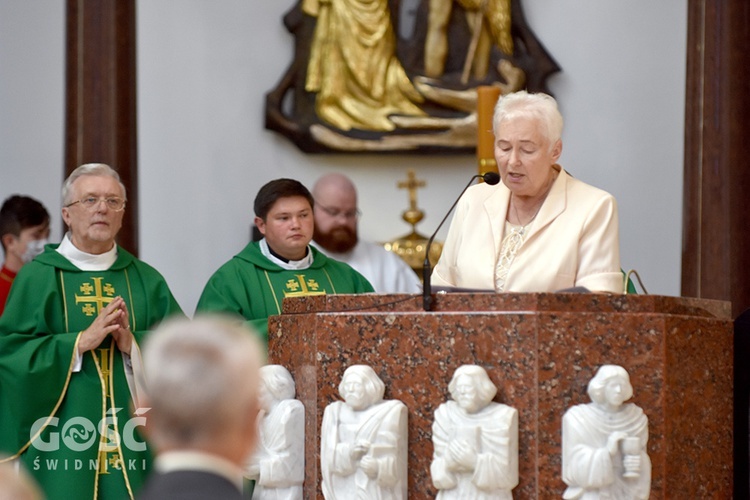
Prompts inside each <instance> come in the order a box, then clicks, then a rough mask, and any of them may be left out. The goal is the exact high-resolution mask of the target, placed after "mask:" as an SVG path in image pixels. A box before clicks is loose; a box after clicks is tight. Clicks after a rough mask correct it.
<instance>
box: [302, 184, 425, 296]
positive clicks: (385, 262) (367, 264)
mask: <svg viewBox="0 0 750 500" xmlns="http://www.w3.org/2000/svg"><path fill="white" fill-rule="evenodd" d="M312 194H313V198H315V209H314V212H315V231H314V233H313V244H314V245H315V246H316V247H317V248H318V249H320V250H321V251H322V252H323V253H325V254H326V255H328V256H329V257H331V258H333V259H336V260H339V261H342V262H346V263H347V264H349V265H350V266H352V267H353V268H354V269H355V270H357V271H359V272H360V273H361V274H362V275H363V276H364V277H365V278H367V280H368V281H369V282H370V283H371V284H372V286H373V288H374V289H375V291H376V292H377V293H419V292H420V291H421V289H422V284H421V282H420V280H419V277H418V276H417V274H416V273H415V272H414V271H413V270H412V269H411V268H410V267H409V265H408V264H406V262H404V261H403V260H402V259H401V258H400V257H399V256H398V255H396V254H394V253H392V252H389V251H387V250H386V249H385V248H383V247H382V246H381V245H378V244H377V243H373V242H370V241H362V240H360V239H359V238H358V235H357V221H358V219H359V210H358V209H357V189H356V188H355V187H354V183H352V181H351V180H350V179H349V178H348V177H346V176H345V175H342V174H337V173H334V174H327V175H324V176H323V177H321V178H320V179H318V182H316V183H315V186H314V187H313V192H312Z"/></svg>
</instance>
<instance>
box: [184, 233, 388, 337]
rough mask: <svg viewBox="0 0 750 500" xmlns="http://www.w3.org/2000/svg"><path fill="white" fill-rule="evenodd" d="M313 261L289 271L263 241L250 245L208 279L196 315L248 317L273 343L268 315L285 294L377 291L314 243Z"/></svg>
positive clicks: (278, 306)
mask: <svg viewBox="0 0 750 500" xmlns="http://www.w3.org/2000/svg"><path fill="white" fill-rule="evenodd" d="M308 248H309V249H310V251H311V252H312V253H313V263H312V265H311V266H310V267H309V268H307V269H292V270H287V269H284V268H282V267H279V266H278V265H276V264H274V263H273V262H271V261H270V260H269V259H268V258H266V257H265V256H264V255H263V254H262V253H261V251H260V244H259V243H258V242H251V243H249V244H248V245H247V246H246V247H245V248H244V249H243V250H242V251H241V252H240V253H238V254H237V255H235V256H234V257H233V258H232V259H231V260H230V261H229V262H227V263H226V264H224V265H223V266H221V267H220V268H219V269H218V270H217V271H216V272H215V273H214V274H213V276H211V278H210V279H209V280H208V283H206V287H205V288H204V289H203V293H202V294H201V298H200V300H199V301H198V307H197V309H196V314H197V313H199V312H207V311H215V312H218V311H223V312H231V313H235V314H239V315H240V316H243V317H244V318H245V319H247V320H248V321H249V322H250V323H251V324H252V325H253V326H254V327H255V329H256V330H258V332H259V333H260V334H261V335H262V336H263V339H264V340H265V342H266V345H267V344H268V317H269V316H273V315H275V314H281V302H282V301H283V300H284V297H295V296H302V295H324V294H343V293H368V292H374V290H373V288H372V285H370V282H369V281H367V279H366V278H365V277H364V276H362V275H361V274H359V273H358V272H357V271H355V270H354V269H352V268H351V267H350V266H349V265H348V264H344V263H343V262H339V261H337V260H334V259H331V258H329V257H327V256H325V255H324V254H322V253H321V252H319V251H318V250H317V249H316V248H314V247H312V246H309V247H308Z"/></svg>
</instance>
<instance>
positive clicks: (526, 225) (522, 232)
mask: <svg viewBox="0 0 750 500" xmlns="http://www.w3.org/2000/svg"><path fill="white" fill-rule="evenodd" d="M545 199H546V196H545ZM511 205H513V212H514V213H515V214H516V220H517V221H518V223H519V224H520V225H521V229H520V230H519V231H518V233H519V234H521V235H523V234H524V233H525V232H526V228H527V227H529V224H531V223H532V222H534V219H536V216H537V215H538V214H539V210H541V209H542V205H544V200H542V202H541V203H540V204H539V206H538V207H536V212H534V215H532V216H531V219H529V220H528V221H527V222H526V224H524V223H522V222H521V217H519V215H518V207H517V206H516V204H515V203H512V202H511Z"/></svg>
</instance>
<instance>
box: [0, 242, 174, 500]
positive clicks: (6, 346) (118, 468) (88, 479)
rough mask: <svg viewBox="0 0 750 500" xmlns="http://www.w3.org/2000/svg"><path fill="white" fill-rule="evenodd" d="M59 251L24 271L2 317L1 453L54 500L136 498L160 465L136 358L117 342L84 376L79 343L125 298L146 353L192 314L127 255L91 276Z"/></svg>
mask: <svg viewBox="0 0 750 500" xmlns="http://www.w3.org/2000/svg"><path fill="white" fill-rule="evenodd" d="M56 247H57V245H48V246H47V248H46V250H45V252H44V253H43V254H41V255H40V256H38V257H37V258H36V259H35V260H33V261H32V262H30V263H29V264H26V265H25V266H23V268H22V269H21V271H20V272H19V273H18V276H17V278H16V280H15V282H14V284H13V288H12V290H11V293H10V297H9V298H8V303H7V306H6V308H5V313H4V314H3V316H2V317H1V318H0V451H1V452H3V453H5V454H7V455H10V456H11V457H19V456H20V459H21V460H22V461H23V463H24V465H25V466H26V468H27V469H28V471H29V472H30V473H31V475H32V476H33V477H34V478H35V479H36V480H37V481H38V482H39V484H40V486H41V487H42V489H43V490H44V492H45V494H46V495H47V498H49V499H55V498H60V499H71V498H75V499H86V498H93V499H96V498H102V499H107V498H116V499H124V498H133V496H134V495H135V494H136V493H137V492H138V490H139V489H140V487H141V484H142V483H143V481H144V479H145V477H146V475H147V474H148V472H149V470H150V467H151V456H150V453H149V451H148V449H147V448H146V445H145V443H144V440H143V438H142V436H141V435H140V434H139V429H138V428H139V427H141V426H142V425H143V424H144V423H145V417H147V416H148V413H145V415H134V413H133V409H134V407H135V403H134V400H133V397H132V395H131V390H130V386H129V384H128V379H127V378H126V369H127V370H131V368H130V366H126V365H130V358H129V357H127V356H125V357H123V355H122V354H121V353H120V351H119V350H118V349H117V346H116V345H115V343H114V340H112V338H111V337H108V338H106V339H105V340H104V342H102V344H101V345H100V346H99V347H98V348H97V349H95V350H93V351H88V352H86V353H84V354H83V356H82V358H81V365H80V370H75V366H74V365H75V362H76V359H77V356H76V352H77V348H76V345H77V342H78V337H79V334H80V332H81V331H82V330H84V329H86V328H87V327H88V326H89V325H90V324H91V323H92V322H93V320H94V319H95V318H96V316H97V314H98V312H99V311H100V310H101V309H102V308H103V307H105V306H106V305H107V304H108V303H109V302H110V301H112V300H113V299H114V298H115V297H117V296H121V297H122V298H123V299H124V300H125V303H126V304H127V307H128V312H129V314H130V317H129V321H130V326H131V329H132V331H133V335H134V336H135V340H136V343H137V344H141V343H142V341H143V339H144V337H145V336H146V335H147V333H148V330H149V329H151V328H152V327H153V326H155V324H156V323H157V322H158V321H160V320H162V319H163V318H165V317H166V316H169V315H171V314H182V311H181V310H180V307H179V305H178V304H177V302H176V301H175V299H174V297H173V296H172V293H171V292H170V290H169V288H168V287H167V284H166V282H165V281H164V278H163V277H162V276H161V275H160V274H159V273H158V272H157V271H156V270H155V269H154V268H152V267H151V266H149V265H148V264H145V263H144V262H142V261H140V260H138V259H136V258H135V257H134V256H133V255H131V254H130V253H128V252H126V251H125V250H123V249H122V248H118V258H117V261H116V262H115V263H114V264H113V265H112V267H111V268H110V269H109V270H107V271H81V270H80V269H78V268H77V267H75V266H74V265H73V264H71V263H70V262H69V261H68V260H67V259H66V258H65V257H63V256H62V255H60V254H59V253H58V252H57V251H55V248H56ZM137 353H138V350H137V349H134V350H133V352H132V354H133V355H134V356H136V355H137ZM132 361H133V363H134V364H136V362H138V361H139V360H132ZM137 364H138V366H140V363H137ZM136 375H137V376H138V377H141V376H142V373H137V374H136ZM131 378H132V377H131Z"/></svg>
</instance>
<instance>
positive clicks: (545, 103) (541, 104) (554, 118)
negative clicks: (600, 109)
mask: <svg viewBox="0 0 750 500" xmlns="http://www.w3.org/2000/svg"><path fill="white" fill-rule="evenodd" d="M516 118H533V119H536V120H539V121H540V122H542V123H543V124H544V128H543V130H542V132H543V134H544V136H545V137H546V138H547V139H548V140H549V142H550V148H551V147H553V146H554V145H555V143H556V142H557V141H558V140H560V139H561V138H562V130H563V117H562V115H561V114H560V110H559V109H558V107H557V101H555V99H554V98H553V97H552V96H550V95H547V94H544V93H542V92H539V93H535V94H530V93H528V92H526V91H525V90H521V91H518V92H513V93H512V94H507V95H504V96H502V97H500V99H499V100H498V101H497V104H496V105H495V114H494V116H493V119H492V129H493V132H494V133H495V134H496V135H497V130H498V128H499V127H500V124H501V123H502V122H503V121H505V120H513V119H516Z"/></svg>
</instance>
